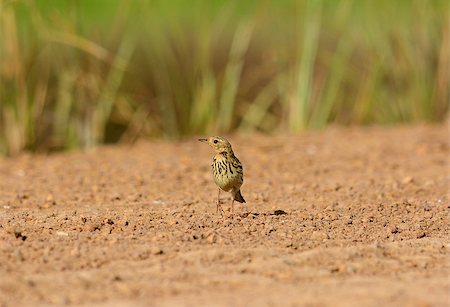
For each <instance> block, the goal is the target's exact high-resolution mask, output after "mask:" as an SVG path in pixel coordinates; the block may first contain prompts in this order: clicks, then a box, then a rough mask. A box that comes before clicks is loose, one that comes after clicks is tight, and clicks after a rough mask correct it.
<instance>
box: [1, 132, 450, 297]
mask: <svg viewBox="0 0 450 307" xmlns="http://www.w3.org/2000/svg"><path fill="white" fill-rule="evenodd" d="M229 139H230V141H231V142H232V144H233V145H234V149H235V152H236V155H237V156H238V157H239V158H240V160H241V161H242V163H243V165H244V171H245V182H244V185H243V188H242V194H243V195H244V197H245V198H246V200H247V206H245V207H243V208H239V207H237V208H238V209H239V210H240V211H239V212H238V213H237V214H235V215H234V216H233V217H224V218H222V217H221V216H220V215H218V214H216V212H215V204H214V199H215V197H216V193H217V190H216V187H215V185H214V183H213V181H212V179H211V174H210V162H211V158H212V152H211V149H210V148H209V147H208V146H206V145H205V144H202V143H200V142H197V141H196V139H195V138H193V139H189V140H186V141H184V142H180V143H170V142H161V141H159V142H140V143H138V144H136V145H135V146H132V147H125V146H112V147H103V148H100V149H97V150H96V151H92V152H84V153H83V152H69V153H58V154H52V155H48V156H43V155H38V156H32V155H24V156H21V157H18V158H14V159H6V158H0V190H1V194H0V306H21V305H22V306H49V305H65V304H70V305H75V306H146V305H150V306H152V305H158V306H173V305H181V306H199V305H207V306H227V305H228V306H231V305H233V306H249V305H253V306H303V305H307V306H323V305H330V306H331V305H333V306H339V305H341V306H362V305H365V306H386V305H392V306H449V304H450V296H449V295H450V294H449V293H450V292H449V291H450V286H449V285H450V280H449V275H450V256H449V249H450V238H449V234H450V226H449V225H450V223H449V213H450V203H449V190H448V188H449V183H450V176H449V165H448V157H449V145H448V140H449V139H448V130H447V127H446V126H445V125H439V126H406V127H393V128H364V129H361V128H359V129H356V128H353V129H350V128H349V129H345V128H330V129H328V130H325V131H322V132H310V133H305V134H299V135H290V136H274V137H270V136H262V135H235V136H230V137H229ZM227 197H228V196H227V195H225V193H223V202H224V207H225V208H229V206H228V205H229V199H228V198H227ZM284 213H286V214H284Z"/></svg>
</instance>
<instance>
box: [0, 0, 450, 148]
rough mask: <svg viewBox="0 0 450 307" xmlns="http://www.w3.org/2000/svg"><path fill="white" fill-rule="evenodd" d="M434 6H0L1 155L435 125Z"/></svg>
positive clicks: (445, 17)
mask: <svg viewBox="0 0 450 307" xmlns="http://www.w3.org/2000/svg"><path fill="white" fill-rule="evenodd" d="M449 55H450V29H449V1H447V0H442V1H439V0H429V1H422V0H411V1H407V0H397V1H389V0H379V1H371V0H353V1H352V0H342V1H334V0H328V1H327V0H323V1H321V0H309V1H308V0H305V1H301V0H298V1H295V0H291V1H289V0H279V1H275V0H273V1H269V0H267V1H264V0H261V1H239V0H236V1H233V0H208V1H206V0H191V1H188V0H152V1H150V0H149V1H143V0H133V1H116V0H40V1H38V0H35V1H33V0H28V1H27V0H23V1H13V0H3V1H0V153H3V154H7V155H15V154H18V153H20V152H22V151H23V150H32V151H47V150H59V149H67V148H78V147H82V148H89V147H92V146H95V145H96V144H99V143H113V142H119V141H122V142H133V141H134V140H136V139H137V138H138V137H141V136H152V137H173V138H177V137H181V136H183V135H189V134H200V133H202V134H209V133H213V134H219V133H224V132H230V131H236V130H238V131H253V130H259V131H264V132H277V131H278V132H282V131H289V132H297V131H301V130H303V129H314V128H321V127H324V126H326V125H327V124H329V123H338V124H352V125H357V124H385V123H403V122H416V121H440V120H443V119H444V118H445V117H446V113H447V111H448V106H449V103H448V102H449V86H450V73H449V67H450V62H449V57H450V56H449Z"/></svg>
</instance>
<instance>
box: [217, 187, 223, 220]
mask: <svg viewBox="0 0 450 307" xmlns="http://www.w3.org/2000/svg"><path fill="white" fill-rule="evenodd" d="M217 212H220V215H223V209H222V206H221V205H220V188H219V192H218V193H217Z"/></svg>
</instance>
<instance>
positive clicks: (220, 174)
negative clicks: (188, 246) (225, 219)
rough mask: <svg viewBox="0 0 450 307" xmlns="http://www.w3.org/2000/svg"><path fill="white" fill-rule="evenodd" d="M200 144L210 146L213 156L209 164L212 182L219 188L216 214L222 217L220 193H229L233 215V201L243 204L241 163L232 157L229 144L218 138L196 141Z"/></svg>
mask: <svg viewBox="0 0 450 307" xmlns="http://www.w3.org/2000/svg"><path fill="white" fill-rule="evenodd" d="M198 140H199V141H200V142H203V143H206V144H208V145H209V146H211V147H212V148H213V149H214V151H215V155H214V157H213V161H212V164H211V171H212V175H213V179H214V182H215V183H216V185H217V186H218V187H219V190H218V194H217V212H220V214H221V215H223V209H222V206H221V205H220V191H221V190H222V191H225V192H231V195H232V197H233V200H232V201H231V214H233V205H234V201H238V202H240V203H245V199H244V197H242V194H241V186H242V183H243V182H244V169H243V167H242V164H241V162H240V161H239V159H238V158H236V156H235V155H234V152H233V149H232V147H231V144H230V142H228V140H227V139H225V138H224V137H220V136H212V137H209V138H201V139H198Z"/></svg>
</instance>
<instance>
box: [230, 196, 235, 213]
mask: <svg viewBox="0 0 450 307" xmlns="http://www.w3.org/2000/svg"><path fill="white" fill-rule="evenodd" d="M233 205H234V198H233V200H232V201H231V214H233V211H234V210H233Z"/></svg>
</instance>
